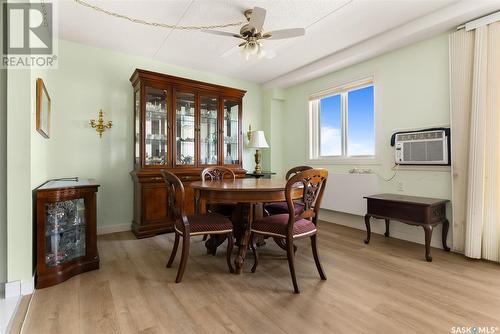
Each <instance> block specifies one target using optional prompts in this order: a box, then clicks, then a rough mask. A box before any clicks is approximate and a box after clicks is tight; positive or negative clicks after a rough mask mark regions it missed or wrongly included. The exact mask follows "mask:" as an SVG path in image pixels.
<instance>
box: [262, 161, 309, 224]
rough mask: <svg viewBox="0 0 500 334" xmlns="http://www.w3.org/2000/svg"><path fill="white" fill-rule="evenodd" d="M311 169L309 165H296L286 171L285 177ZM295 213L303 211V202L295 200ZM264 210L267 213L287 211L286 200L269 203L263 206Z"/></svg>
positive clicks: (273, 213) (277, 213)
mask: <svg viewBox="0 0 500 334" xmlns="http://www.w3.org/2000/svg"><path fill="white" fill-rule="evenodd" d="M309 169H312V167H310V166H297V167H293V168H292V169H290V170H289V171H288V172H286V176H285V178H286V179H287V180H288V179H290V178H291V177H292V176H294V175H295V174H297V173H300V172H303V171H305V170H309ZM294 209H295V215H296V216H298V215H300V214H301V213H302V212H303V211H304V204H302V203H299V202H295V207H294ZM264 210H265V212H266V213H267V214H269V215H280V214H282V213H288V204H287V203H286V202H277V203H269V204H266V205H265V206H264Z"/></svg>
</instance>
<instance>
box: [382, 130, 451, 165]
mask: <svg viewBox="0 0 500 334" xmlns="http://www.w3.org/2000/svg"><path fill="white" fill-rule="evenodd" d="M391 145H392V146H394V153H395V163H396V164H398V165H450V162H451V159H450V129H449V128H439V129H428V130H420V131H411V132H409V131H408V132H397V133H395V134H393V135H392V138H391Z"/></svg>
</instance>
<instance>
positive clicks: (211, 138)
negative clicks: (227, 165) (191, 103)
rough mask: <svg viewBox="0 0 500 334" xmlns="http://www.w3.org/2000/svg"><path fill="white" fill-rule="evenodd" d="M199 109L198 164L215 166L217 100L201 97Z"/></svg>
mask: <svg viewBox="0 0 500 334" xmlns="http://www.w3.org/2000/svg"><path fill="white" fill-rule="evenodd" d="M200 108H201V112H200V115H201V119H200V164H202V165H213V164H217V123H218V121H217V110H218V109H219V103H218V99H217V98H215V97H211V96H201V97H200ZM214 157H215V159H214Z"/></svg>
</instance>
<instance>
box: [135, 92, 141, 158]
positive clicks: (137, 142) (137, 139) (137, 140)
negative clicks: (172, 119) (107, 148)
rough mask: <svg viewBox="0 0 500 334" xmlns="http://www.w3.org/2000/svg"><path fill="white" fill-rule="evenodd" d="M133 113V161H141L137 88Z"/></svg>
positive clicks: (139, 99) (139, 111) (139, 104)
mask: <svg viewBox="0 0 500 334" xmlns="http://www.w3.org/2000/svg"><path fill="white" fill-rule="evenodd" d="M134 115H135V131H134V132H135V148H134V150H135V163H136V164H137V165H139V164H140V163H141V152H140V146H141V122H140V118H141V91H140V90H139V89H137V90H136V91H135V92H134Z"/></svg>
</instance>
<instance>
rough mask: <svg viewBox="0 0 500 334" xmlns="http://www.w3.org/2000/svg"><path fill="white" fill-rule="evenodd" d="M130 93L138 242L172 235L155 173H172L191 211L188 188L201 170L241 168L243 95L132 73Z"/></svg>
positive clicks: (238, 172) (152, 74)
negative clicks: (132, 93)
mask: <svg viewBox="0 0 500 334" xmlns="http://www.w3.org/2000/svg"><path fill="white" fill-rule="evenodd" d="M130 81H131V82H132V86H133V88H134V116H135V128H134V132H135V133H134V138H135V145H134V150H135V162H134V170H133V171H132V172H131V175H132V178H133V180H134V220H133V222H132V231H133V232H134V234H135V235H136V237H138V238H144V237H149V236H153V235H156V234H159V233H164V232H171V231H173V223H174V222H173V220H172V216H171V213H170V212H169V210H168V205H167V204H168V192H167V189H166V187H165V184H164V182H163V178H162V176H161V174H160V171H161V170H162V169H167V170H169V171H172V172H173V173H175V174H176V175H177V176H178V177H179V178H180V179H181V181H183V184H184V187H185V190H186V202H185V205H186V208H185V209H186V212H187V213H188V214H189V213H193V212H194V199H193V190H192V188H191V187H190V183H191V182H193V181H196V180H199V179H200V173H201V171H202V169H203V168H205V167H207V166H213V165H223V166H226V167H228V168H230V169H232V170H233V171H234V172H235V174H236V175H237V177H244V176H245V172H246V171H245V170H244V169H243V168H242V139H243V136H242V125H241V117H242V99H243V96H244V95H245V93H246V92H245V91H243V90H239V89H235V88H229V87H224V86H218V85H213V84H210V83H205V82H200V81H195V80H190V79H184V78H179V77H174V76H170V75H166V74H161V73H155V72H150V71H145V70H140V69H136V70H135V72H134V73H133V75H132V77H131V78H130Z"/></svg>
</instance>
